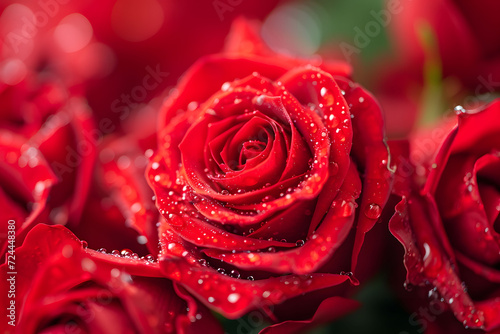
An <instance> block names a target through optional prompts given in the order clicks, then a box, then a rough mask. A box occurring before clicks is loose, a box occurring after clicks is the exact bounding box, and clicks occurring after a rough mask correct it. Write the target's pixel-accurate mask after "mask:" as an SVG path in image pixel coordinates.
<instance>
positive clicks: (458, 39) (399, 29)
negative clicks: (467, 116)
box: [390, 0, 500, 95]
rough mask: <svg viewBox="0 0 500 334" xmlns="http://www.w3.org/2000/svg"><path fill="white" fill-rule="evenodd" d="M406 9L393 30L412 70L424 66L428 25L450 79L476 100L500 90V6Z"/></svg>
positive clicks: (449, 3) (423, 4)
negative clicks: (477, 97) (454, 79)
mask: <svg viewBox="0 0 500 334" xmlns="http://www.w3.org/2000/svg"><path fill="white" fill-rule="evenodd" d="M400 6H401V8H402V10H401V12H400V13H398V14H396V15H394V17H393V18H394V22H393V23H391V26H390V29H391V32H392V33H393V34H394V37H395V41H396V46H397V47H398V50H399V51H400V52H401V58H402V59H404V61H405V62H406V63H407V64H412V65H413V67H414V68H415V66H417V68H418V69H422V67H423V66H424V62H425V57H426V55H425V50H424V48H423V46H422V35H421V34H422V33H425V30H424V29H426V28H427V27H426V26H425V25H427V26H428V27H429V28H431V33H432V34H433V35H434V37H435V39H436V43H437V45H436V46H437V48H438V50H436V51H437V52H439V56H440V60H441V66H442V70H443V75H444V76H445V77H448V76H455V77H457V78H458V79H460V81H461V82H462V84H463V85H464V86H465V87H467V88H468V89H470V90H472V92H473V93H474V94H475V95H480V94H491V93H492V92H493V91H499V90H500V23H499V21H498V19H497V15H496V13H498V11H499V10H500V3H499V2H498V1H495V0H483V1H480V2H475V3H472V2H469V1H462V0H438V1H411V0H405V1H401V2H400ZM427 56H428V55H427ZM410 66H411V65H410Z"/></svg>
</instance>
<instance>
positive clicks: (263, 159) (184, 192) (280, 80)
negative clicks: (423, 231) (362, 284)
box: [148, 22, 392, 318]
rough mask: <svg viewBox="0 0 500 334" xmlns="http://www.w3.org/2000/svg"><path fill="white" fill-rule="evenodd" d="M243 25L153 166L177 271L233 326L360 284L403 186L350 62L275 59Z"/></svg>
mask: <svg viewBox="0 0 500 334" xmlns="http://www.w3.org/2000/svg"><path fill="white" fill-rule="evenodd" d="M238 24H239V25H238V26H237V30H236V31H235V32H233V34H232V35H231V38H230V39H229V40H230V43H231V44H230V45H229V46H228V51H227V52H226V53H224V54H219V55H214V56H209V57H205V58H202V59H201V60H199V61H198V62H197V63H195V64H194V65H193V66H192V67H191V68H190V70H189V71H188V72H187V73H186V74H185V75H184V77H183V78H182V79H181V81H180V82H179V84H178V86H177V88H176V89H175V91H173V92H172V94H171V96H170V97H169V99H168V101H167V102H166V104H165V106H164V108H163V110H162V112H161V117H160V119H159V131H158V152H157V154H156V155H155V156H154V157H153V160H152V163H151V164H150V166H149V171H148V177H149V182H150V184H151V186H152V188H153V189H154V191H155V194H156V202H157V207H158V209H159V210H160V213H161V214H162V215H163V217H164V219H165V221H164V222H162V224H161V225H160V243H161V248H162V249H161V257H160V261H161V267H162V271H163V273H164V275H166V276H167V277H168V278H170V279H172V280H174V281H177V282H181V284H182V285H183V286H185V287H186V288H187V289H188V290H189V291H190V292H192V293H193V294H195V295H196V296H197V297H198V298H199V299H200V300H202V301H203V302H204V303H205V304H206V305H208V306H210V307H212V308H213V309H215V310H217V311H219V312H221V313H222V314H223V315H225V316H227V317H230V318H237V317H239V316H241V315H243V314H244V313H245V312H247V311H249V310H251V309H254V308H256V307H270V306H273V305H275V304H280V303H281V302H283V301H284V300H286V299H289V298H291V297H295V296H298V295H301V294H304V293H307V292H310V291H313V290H317V289H323V288H327V287H332V286H336V285H339V284H341V283H343V282H345V281H346V280H348V278H349V276H348V275H341V274H339V273H340V272H341V270H345V271H351V270H352V269H353V268H354V267H355V266H356V262H357V256H358V253H359V251H360V248H361V245H362V243H363V239H364V235H365V233H366V232H368V231H369V230H370V229H371V228H372V227H373V225H374V224H375V222H376V221H377V219H378V218H379V216H380V214H381V211H382V208H383V207H384V204H385V203H386V200H387V197H388V193H389V188H390V184H391V180H392V172H391V171H390V169H389V163H390V162H389V160H388V159H389V155H388V151H387V148H386V145H385V143H384V132H383V121H382V117H381V113H380V109H379V107H378V104H377V103H376V101H375V100H374V99H373V97H372V96H371V95H369V94H368V93H367V92H366V91H365V90H363V89H362V88H361V87H360V86H358V85H357V84H355V83H354V82H352V81H351V80H350V79H349V78H348V77H347V76H348V67H347V66H346V65H344V64H330V63H327V62H324V63H323V62H321V60H317V61H315V62H312V61H307V60H298V59H290V58H286V57H284V56H280V55H277V54H273V53H272V52H271V51H269V50H267V49H266V48H265V46H264V45H263V43H262V42H260V41H259V40H258V38H257V37H256V36H257V35H256V34H255V33H254V32H253V31H252V29H251V27H250V26H248V25H246V24H245V23H243V22H239V23H238ZM358 206H359V210H356V208H357V207H358ZM350 232H352V233H353V234H355V236H354V235H352V236H353V237H354V244H352V243H350V242H347V241H346V240H347V238H348V235H349V233H350ZM336 252H337V253H336ZM335 253H336V254H343V256H341V257H340V258H337V257H336V260H335V261H334V263H331V262H330V263H329V261H330V260H331V259H332V257H333V255H334V254H335ZM346 259H347V260H349V259H352V264H350V263H349V261H347V263H346V261H344V260H346ZM326 265H328V266H329V268H334V269H322V268H325V267H324V266H326ZM353 281H354V278H353ZM325 297H328V296H322V298H323V299H325ZM308 311H309V312H310V310H308ZM308 311H305V312H304V313H307V312H308ZM271 317H272V316H271Z"/></svg>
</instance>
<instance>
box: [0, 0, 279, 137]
mask: <svg viewBox="0 0 500 334" xmlns="http://www.w3.org/2000/svg"><path fill="white" fill-rule="evenodd" d="M278 2H279V1H278V0H271V1H270V0H265V1H263V0H259V1H241V0H240V1H226V0H216V1H201V2H200V1H194V0H188V1H171V0H161V1H159V0H144V1H141V2H137V1H133V0H105V1H95V0H78V1H69V0H41V1H35V0H7V1H4V2H2V3H1V4H0V11H1V12H2V14H1V15H0V40H2V41H3V43H2V44H3V45H2V57H5V59H7V60H11V59H15V60H16V61H17V60H20V61H22V62H23V63H24V64H25V65H26V66H28V67H29V68H38V69H40V68H42V69H44V70H46V71H53V72H54V73H57V75H58V76H59V77H60V78H63V79H64V80H65V84H66V85H67V86H68V87H70V89H71V91H72V93H80V94H82V95H83V96H85V98H86V99H87V100H88V102H89V105H90V107H91V108H92V109H93V110H94V113H95V115H96V116H95V118H96V120H97V121H99V120H101V118H109V119H111V120H112V121H113V124H114V125H115V127H116V128H115V130H119V126H120V123H121V122H122V121H124V120H126V119H128V118H129V117H130V114H131V113H133V112H134V111H135V110H136V109H137V108H138V106H140V105H142V104H145V103H147V102H148V101H150V100H151V99H152V98H153V97H155V96H156V95H157V94H159V93H160V92H161V91H162V90H164V89H165V88H167V87H170V86H172V85H174V84H175V82H176V81H177V78H178V77H179V76H180V75H181V74H182V73H183V72H184V71H185V70H186V69H187V68H188V67H189V65H190V64H192V63H193V62H194V61H195V60H196V59H198V58H199V57H200V56H203V55H205V54H209V53H214V52H218V51H219V50H220V49H221V47H222V46H223V43H224V38H225V36H226V35H227V32H228V30H229V26H230V24H231V21H232V19H234V18H235V17H236V16H237V15H242V14H245V15H246V16H248V17H252V18H259V19H263V18H264V17H265V16H266V15H267V14H268V13H269V12H270V11H271V10H272V9H273V8H274V7H275V6H276V4H277V3H278ZM96 8H98V9H99V10H96ZM2 60H3V58H2ZM11 69H12V68H11V67H9V68H7V66H5V64H4V63H3V62H2V61H0V73H2V72H3V73H7V72H8V70H11ZM18 75H20V76H22V73H21V74H18ZM1 79H2V78H1V75H0V81H1Z"/></svg>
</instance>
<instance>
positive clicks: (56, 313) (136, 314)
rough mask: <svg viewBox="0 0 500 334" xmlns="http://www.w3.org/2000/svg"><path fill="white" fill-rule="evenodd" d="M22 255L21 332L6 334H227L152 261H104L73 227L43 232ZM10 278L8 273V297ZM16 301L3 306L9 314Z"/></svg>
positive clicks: (6, 329) (5, 329)
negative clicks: (83, 241) (84, 243)
mask: <svg viewBox="0 0 500 334" xmlns="http://www.w3.org/2000/svg"><path fill="white" fill-rule="evenodd" d="M15 254H16V259H17V260H16V261H15V262H16V272H17V274H16V275H15V276H16V281H15V291H16V298H15V301H16V304H15V312H14V313H15V317H16V318H15V324H16V327H12V326H10V325H8V323H7V321H2V323H1V325H0V328H1V329H2V333H14V332H16V333H69V332H70V333H199V332H200V331H201V330H203V331H205V332H206V333H218V332H222V330H221V329H220V328H219V326H218V323H217V322H216V321H215V319H214V318H213V317H212V315H211V314H210V312H208V310H207V309H206V308H204V307H203V306H202V305H199V304H197V303H196V302H195V301H194V299H193V298H192V297H191V296H189V294H187V293H186V292H185V291H184V290H183V289H182V288H180V287H177V286H176V284H172V283H171V282H170V281H168V280H166V279H164V278H161V273H160V270H159V266H158V263H157V262H152V261H153V260H152V259H149V260H148V259H139V258H130V257H129V258H127V257H120V256H118V257H117V256H113V255H110V254H102V253H100V252H97V251H94V250H90V249H87V248H86V246H85V245H83V244H82V243H81V242H80V241H79V240H78V239H77V238H76V237H75V236H74V235H73V234H72V233H71V232H70V231H69V230H68V229H66V228H65V227H62V226H47V225H43V224H40V225H37V226H36V227H35V228H33V230H31V231H30V232H29V234H28V236H27V237H26V240H25V242H24V244H23V245H22V246H21V247H19V248H18V249H17V250H16V253H15ZM10 271H11V270H9V269H8V264H7V263H5V264H3V265H2V266H0V272H1V277H2V283H0V286H1V287H2V290H3V291H6V292H7V291H9V284H10V281H8V280H7V278H9V277H11V275H10V274H8V272H10ZM10 300H11V299H8V298H2V308H3V309H4V310H6V309H7V308H8V307H9V305H10V304H9V303H10ZM186 307H187V308H186ZM4 320H5V319H4Z"/></svg>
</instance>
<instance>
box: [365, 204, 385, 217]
mask: <svg viewBox="0 0 500 334" xmlns="http://www.w3.org/2000/svg"><path fill="white" fill-rule="evenodd" d="M381 214H382V208H381V207H380V205H378V204H376V203H371V204H368V205H367V206H366V209H365V216H366V217H368V218H370V219H378V218H379V217H380V215H381Z"/></svg>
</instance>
